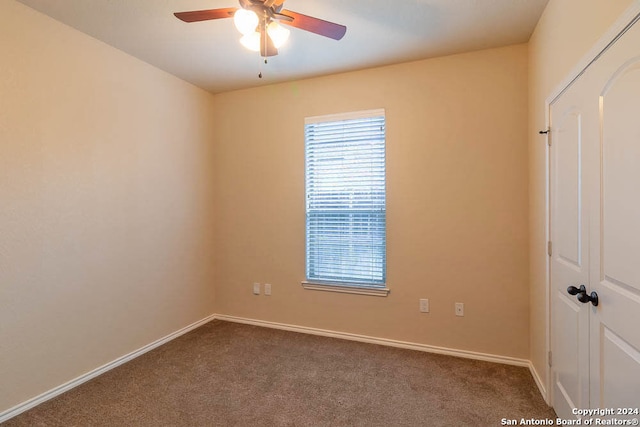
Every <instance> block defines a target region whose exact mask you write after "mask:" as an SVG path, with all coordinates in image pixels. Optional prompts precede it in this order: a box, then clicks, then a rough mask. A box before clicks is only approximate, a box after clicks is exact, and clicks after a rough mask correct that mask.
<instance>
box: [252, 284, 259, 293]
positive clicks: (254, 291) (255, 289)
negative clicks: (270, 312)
mask: <svg viewBox="0 0 640 427" xmlns="http://www.w3.org/2000/svg"><path fill="white" fill-rule="evenodd" d="M253 294H254V295H260V283H254V284H253Z"/></svg>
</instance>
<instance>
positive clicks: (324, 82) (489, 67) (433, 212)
mask: <svg viewBox="0 0 640 427" xmlns="http://www.w3.org/2000/svg"><path fill="white" fill-rule="evenodd" d="M267 73H268V71H267ZM215 101H216V112H215V115H214V117H215V124H216V143H217V151H216V167H215V172H216V180H215V181H214V182H216V184H217V186H218V188H217V190H216V192H217V194H218V196H219V198H218V199H217V200H218V203H217V204H216V218H217V221H216V237H217V242H218V244H217V245H216V250H217V252H216V265H217V268H216V311H217V312H218V313H222V314H227V315H233V316H241V317H247V318H256V319H261V320H266V321H274V322H283V323H287V324H295V325H302V326H307V327H315V328H323V329H330V330H335V331H343V332H350V333H356V334H364V335H370V336H375V337H382V338H389V339H395V340H404V341H411V342H416V343H424V344H429V345H436V346H444V347H449V348H454V349H463V350H471V351H477V352H483V353H492V354H498V355H503V356H513V357H518V358H525V359H527V358H528V357H529V339H528V331H529V323H528V322H529V314H528V313H529V306H528V283H527V277H528V276H527V274H528V238H527V224H528V206H527V203H528V195H527V142H526V141H527V133H526V132H527V47H526V45H517V46H511V47H506V48H501V49H493V50H486V51H481V52H475V53H468V54H463V55H456V56H450V57H444V58H438V59H431V60H426V61H420V62H414V63H408V64H402V65H396V66H390V67H384V68H377V69H371V70H365V71H358V72H353V73H347V74H341V75H334V76H329V77H323V78H316V79H311V80H304V81H297V82H293V83H286V84H278V85H273V86H268V87H262V88H254V89H248V90H241V91H236V92H230V93H225V94H220V95H216V97H215ZM373 108H385V109H386V114H387V179H388V190H387V197H388V199H387V228H388V236H387V238H388V248H387V249H388V250H387V257H388V287H389V288H390V289H391V294H390V295H389V296H388V297H387V298H380V297H371V296H361V295H347V294H337V293H330V292H318V291H309V290H303V289H302V287H301V285H300V282H301V281H302V280H304V278H305V276H304V275H305V258H304V251H305V235H304V233H305V229H304V221H305V204H304V135H303V124H304V118H305V116H315V115H322V114H329V113H339V112H347V111H354V110H365V109H373ZM253 282H260V283H265V282H266V283H271V284H272V285H273V295H272V296H270V297H266V296H262V295H261V296H253V295H252V293H251V290H252V283H253ZM419 298H429V299H430V303H431V313H429V314H421V313H419V311H418V299H419ZM456 301H459V302H464V303H465V317H462V318H461V317H455V316H454V302H456Z"/></svg>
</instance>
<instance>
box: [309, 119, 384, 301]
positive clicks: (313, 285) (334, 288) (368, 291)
mask: <svg viewBox="0 0 640 427" xmlns="http://www.w3.org/2000/svg"><path fill="white" fill-rule="evenodd" d="M376 116H385V117H386V111H385V109H384V108H377V109H371V110H361V111H353V112H348V113H337V114H327V115H321V116H312V117H305V125H306V124H312V123H321V122H328V121H340V120H351V119H359V118H369V117H376ZM301 285H302V287H303V288H304V289H305V290H311V291H324V292H338V293H345V294H356V295H368V296H378V297H386V296H388V295H389V293H390V292H391V290H390V289H389V288H387V286H386V284H381V285H373V284H368V283H367V284H359V283H354V284H342V283H322V282H311V281H308V280H304V281H302V282H301Z"/></svg>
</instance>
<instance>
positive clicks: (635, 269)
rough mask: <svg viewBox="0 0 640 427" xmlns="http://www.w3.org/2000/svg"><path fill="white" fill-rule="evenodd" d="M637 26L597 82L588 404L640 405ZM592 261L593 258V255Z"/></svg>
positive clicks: (611, 53) (615, 49) (600, 68)
mask: <svg viewBox="0 0 640 427" xmlns="http://www.w3.org/2000/svg"><path fill="white" fill-rule="evenodd" d="M639 53H640V26H639V25H638V24H636V25H635V26H634V27H633V28H632V29H631V30H629V32H627V34H625V35H624V36H623V37H622V38H621V39H620V40H619V41H618V42H617V43H616V45H614V46H613V47H612V48H611V50H610V51H609V52H607V56H606V57H603V59H608V61H607V62H604V63H603V64H602V65H601V66H597V65H598V63H596V68H595V71H596V74H597V75H598V78H599V79H601V81H602V85H601V86H600V88H601V91H600V97H599V103H600V120H599V125H600V126H599V129H598V131H599V134H600V144H599V149H600V154H601V161H600V165H599V170H598V176H599V178H600V179H599V183H598V184H599V193H600V194H599V196H600V197H599V198H598V200H597V203H594V205H593V206H592V208H591V210H592V211H593V214H592V216H593V217H594V219H596V220H595V221H593V224H592V228H591V234H592V235H594V236H595V238H594V239H592V246H591V251H592V253H593V254H597V255H598V256H597V258H595V259H593V261H592V263H591V268H592V272H591V276H592V281H593V285H594V289H595V290H596V291H597V293H598V296H599V300H600V301H601V302H602V303H601V305H600V304H599V306H598V307H597V308H595V309H593V312H592V315H591V319H590V322H591V331H592V332H591V353H592V354H594V357H593V358H592V363H591V379H590V381H591V405H592V406H595V407H606V406H614V407H622V406H625V405H626V406H629V405H631V406H633V407H636V406H637V404H638V402H640V327H639V325H640V120H639V118H640V56H639ZM592 258H593V256H592Z"/></svg>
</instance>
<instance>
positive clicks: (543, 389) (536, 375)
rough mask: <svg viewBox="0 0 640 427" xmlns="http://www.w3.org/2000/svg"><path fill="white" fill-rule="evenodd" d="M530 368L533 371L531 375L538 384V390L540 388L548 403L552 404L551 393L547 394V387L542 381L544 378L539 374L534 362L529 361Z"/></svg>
mask: <svg viewBox="0 0 640 427" xmlns="http://www.w3.org/2000/svg"><path fill="white" fill-rule="evenodd" d="M529 370H530V371H531V376H532V377H533V379H534V381H535V382H536V385H537V386H538V390H540V394H542V398H543V399H544V401H545V402H546V403H547V405H549V406H551V402H549V395H548V394H547V389H546V388H545V386H544V383H543V382H542V379H541V378H540V375H539V374H538V371H536V367H535V366H533V363H531V362H529Z"/></svg>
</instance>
